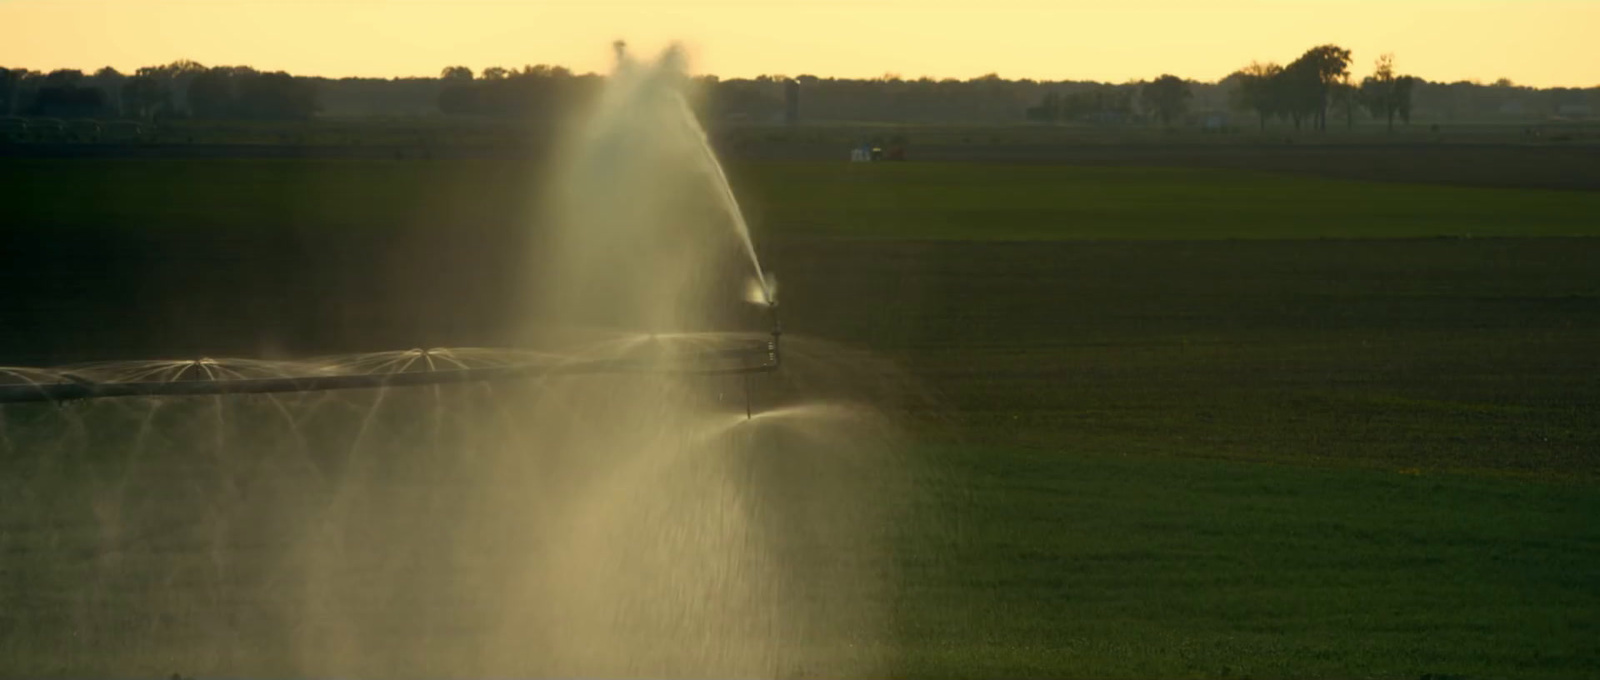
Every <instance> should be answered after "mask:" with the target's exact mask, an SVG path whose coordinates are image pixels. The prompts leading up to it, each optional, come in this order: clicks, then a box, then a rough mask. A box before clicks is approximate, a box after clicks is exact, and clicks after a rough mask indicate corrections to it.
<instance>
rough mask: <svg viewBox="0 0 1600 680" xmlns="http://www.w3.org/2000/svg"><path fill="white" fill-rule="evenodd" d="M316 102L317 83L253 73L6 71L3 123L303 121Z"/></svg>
mask: <svg viewBox="0 0 1600 680" xmlns="http://www.w3.org/2000/svg"><path fill="white" fill-rule="evenodd" d="M317 102H318V93H317V84H316V81H315V80H314V79H309V78H299V77H295V76H291V75H289V74H288V73H285V72H283V71H271V72H268V71H257V70H255V69H253V68H250V67H248V66H217V67H211V68H207V67H205V66H202V65H200V64H198V63H195V62H193V61H187V60H181V61H175V62H173V63H171V64H166V65H162V66H147V67H144V68H140V69H138V70H137V71H135V72H134V73H133V74H132V75H127V74H123V73H121V72H119V71H117V70H116V69H114V68H111V67H109V66H107V67H105V68H102V69H100V70H98V71H95V72H94V73H93V74H85V73H84V72H82V71H79V70H76V69H58V70H55V71H51V72H49V73H40V72H38V71H30V70H26V69H7V68H0V115H20V116H46V117H53V118H131V119H141V120H150V119H154V118H159V117H163V116H179V115H181V116H188V117H195V118H251V119H269V120H303V119H307V118H310V117H311V116H312V115H314V114H315V113H316V112H317Z"/></svg>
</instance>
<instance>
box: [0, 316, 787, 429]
mask: <svg viewBox="0 0 1600 680" xmlns="http://www.w3.org/2000/svg"><path fill="white" fill-rule="evenodd" d="M767 307H768V309H769V311H770V312H771V314H772V330H771V332H770V334H769V337H767V338H764V339H751V338H748V336H747V337H745V338H741V339H737V340H733V341H730V342H729V344H728V346H724V347H714V348H705V349H697V350H694V351H687V352H681V353H678V354H677V355H675V356H671V357H667V358H662V357H659V356H655V357H644V358H636V357H620V358H618V357H610V358H601V359H583V358H560V359H550V358H548V357H544V358H542V359H541V360H537V361H536V360H524V361H512V362H509V363H504V364H500V365H493V366H476V367H469V366H465V365H463V364H461V363H460V362H459V361H455V360H454V359H452V358H451V357H453V355H454V353H455V351H456V350H452V349H449V348H438V349H414V350H410V351H408V352H402V353H398V354H399V356H400V357H401V358H408V359H410V360H409V361H407V362H406V365H405V368H403V369H401V370H396V371H388V372H380V371H376V370H371V369H368V370H365V371H362V370H358V369H349V368H345V369H339V368H333V367H324V368H322V369H320V370H314V371H313V370H306V371H305V372H303V373H301V374H295V375H281V376H268V377H258V376H240V375H238V374H234V375H227V374H225V373H224V372H223V371H220V370H214V368H215V367H220V366H223V365H225V363H226V362H221V361H217V360H214V359H209V358H202V359H194V360H189V361H180V362H167V363H165V365H167V366H169V367H170V369H169V373H170V375H169V376H168V379H164V380H151V379H148V378H135V379H117V378H97V377H96V376H94V375H93V371H90V370H86V369H82V368H73V367H63V368H54V369H42V368H41V369H0V377H3V376H5V375H9V376H11V377H12V378H13V379H14V380H16V381H15V382H10V383H0V404H15V403H29V402H66V401H76V400H80V399H103V398H113V397H162V396H196V395H228V394H277V393H284V392H325V391H331V390H350V389H371V388H386V387H418V386H426V385H446V384H454V383H477V382H498V381H509V380H518V379H529V378H540V377H556V376H571V375H588V374H603V373H611V374H617V373H636V374H649V373H656V374H663V373H671V374H689V375H707V376H710V375H741V376H742V377H743V382H744V393H745V416H746V417H750V416H751V415H752V408H751V404H750V376H751V375H753V374H756V373H768V372H772V371H776V370H778V367H779V365H780V363H781V362H780V350H779V340H780V337H781V336H782V335H783V326H782V323H781V322H780V321H779V320H778V307H777V304H776V303H772V304H768V305H767ZM435 359H439V361H436V360H435ZM444 363H452V364H453V365H454V367H440V364H444Z"/></svg>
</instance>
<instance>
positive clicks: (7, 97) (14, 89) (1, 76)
mask: <svg viewBox="0 0 1600 680" xmlns="http://www.w3.org/2000/svg"><path fill="white" fill-rule="evenodd" d="M27 74H28V71H27V69H20V68H0V116H9V115H11V113H12V111H13V110H15V108H16V102H17V99H18V98H19V97H18V95H20V94H21V92H22V79H23V77H25V76H26V75H27Z"/></svg>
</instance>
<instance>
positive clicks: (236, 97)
mask: <svg viewBox="0 0 1600 680" xmlns="http://www.w3.org/2000/svg"><path fill="white" fill-rule="evenodd" d="M1350 64H1351V53H1350V51H1349V50H1347V49H1344V48H1341V47H1338V46H1336V45H1321V46H1317V47H1313V48H1311V49H1309V50H1307V51H1306V52H1305V53H1304V54H1302V55H1300V56H1299V57H1298V58H1296V59H1295V60H1293V61H1291V62H1289V63H1288V64H1286V65H1282V66H1280V65H1278V64H1275V63H1270V62H1269V63H1259V62H1257V63H1251V64H1249V65H1247V66H1245V67H1244V68H1241V69H1239V70H1238V71H1236V72H1235V73H1232V74H1230V75H1228V76H1227V77H1225V78H1222V79H1221V80H1219V81H1217V82H1199V81H1192V80H1184V79H1181V78H1178V77H1176V76H1171V75H1162V76H1160V77H1156V78H1154V79H1150V80H1143V81H1130V82H1124V83H1104V82H1094V81H1035V80H1029V79H1019V80H1012V79H1005V78H1002V77H1000V76H999V75H997V74H992V73H991V74H987V75H983V76H979V77H976V78H967V79H957V78H938V79H935V78H927V77H923V78H902V77H901V76H899V75H897V74H885V75H883V76H881V77H878V78H825V77H818V76H813V75H798V76H794V77H788V76H783V75H766V76H758V77H755V78H730V79H721V78H717V77H715V76H702V77H699V78H696V79H695V82H696V85H697V86H698V89H699V91H700V97H699V99H698V101H699V105H700V107H701V110H702V113H703V114H704V115H705V116H706V117H707V118H708V119H711V120H713V121H717V122H725V123H754V124H764V123H776V122H781V121H783V120H784V119H785V113H786V111H787V107H788V102H787V101H786V97H787V95H786V84H787V83H790V82H795V83H798V84H799V92H800V101H799V102H798V110H799V112H800V118H801V119H802V120H807V121H852V122H899V123H978V124H983V123H994V124H1005V123H1014V122H1018V121H1033V122H1037V123H1074V124H1093V125H1122V124H1140V123H1158V124H1161V125H1168V126H1177V125H1184V124H1192V123H1196V122H1200V121H1209V120H1211V119H1215V118H1219V117H1225V116H1227V115H1229V114H1239V115H1244V116H1249V117H1250V118H1252V119H1253V121H1252V122H1254V123H1255V126H1256V127H1259V128H1261V129H1265V128H1266V127H1267V126H1268V125H1269V124H1272V123H1274V122H1282V123H1286V124H1291V125H1293V126H1295V127H1296V128H1297V129H1305V128H1311V129H1317V130H1325V129H1327V128H1328V124H1329V119H1330V118H1331V119H1334V120H1338V119H1339V118H1343V119H1344V122H1345V124H1346V125H1353V124H1354V122H1355V120H1356V118H1357V116H1358V115H1359V114H1365V115H1369V116H1371V117H1374V118H1376V119H1378V120H1381V121H1384V122H1386V123H1387V124H1389V125H1390V126H1392V125H1393V124H1394V123H1395V122H1396V121H1397V120H1398V121H1401V122H1405V121H1408V120H1411V119H1413V118H1415V117H1418V116H1421V117H1424V118H1427V119H1429V120H1434V121H1451V120H1462V121H1466V120H1472V121H1481V120H1539V119H1546V118H1549V117H1551V116H1567V117H1578V118H1583V117H1588V116H1593V112H1594V111H1595V110H1597V109H1600V88H1586V89H1577V88H1548V89H1535V88H1529V87H1522V86H1518V85H1516V84H1514V83H1511V82H1509V81H1506V80H1500V81H1496V82H1494V83H1489V84H1483V83H1475V82H1455V83H1433V82H1428V81H1425V80H1422V79H1419V78H1416V77H1413V76H1409V75H1405V74H1402V73H1399V72H1398V71H1397V70H1396V65H1395V60H1394V58H1393V57H1392V56H1389V55H1385V56H1383V57H1380V58H1379V59H1378V61H1377V64H1376V67H1375V69H1374V71H1373V74H1372V75H1370V76H1368V77H1366V78H1364V79H1362V80H1361V81H1360V82H1355V81H1353V79H1352V78H1351V75H1350V70H1349V66H1350ZM602 81H603V77H602V76H599V75H596V74H592V73H584V74H579V73H574V72H572V71H571V70H569V69H566V68H563V67H560V66H548V65H530V66H522V67H514V68H508V67H500V66H491V67H488V68H484V69H482V70H481V71H479V72H474V71H473V69H471V68H468V67H466V66H450V67H446V68H444V69H443V70H442V71H441V72H440V73H439V74H438V75H437V77H431V76H430V77H414V78H392V79H385V78H342V79H330V78H320V77H306V76H293V75H290V74H288V73H284V72H281V71H279V72H266V71H258V70H256V69H253V68H250V67H248V66H217V67H206V66H203V65H201V64H198V63H195V62H192V61H177V62H173V63H171V64H165V65H160V66H149V67H144V68H140V69H138V70H136V71H134V72H133V73H132V74H123V73H120V72H118V71H117V70H116V69H113V68H110V67H107V68H103V69H100V70H98V71H95V72H93V73H84V72H82V71H77V70H70V69H62V70H57V71H51V72H49V73H41V72H37V71H31V70H27V69H5V68H0V116H46V117H53V118H117V117H120V118H129V119H142V120H149V119H160V118H164V117H192V118H241V119H278V120H296V119H306V118H310V117H313V116H317V115H330V116H366V115H384V116H391V115H406V116H410V115H437V114H445V115H454V116H486V117H508V118H527V117H540V116H555V115H560V114H561V113H563V112H565V111H567V110H569V109H570V108H571V107H573V106H576V105H579V104H581V103H582V102H584V101H586V100H587V99H588V98H590V97H592V96H593V95H594V93H596V92H597V91H598V88H599V84H600V83H601V82H602Z"/></svg>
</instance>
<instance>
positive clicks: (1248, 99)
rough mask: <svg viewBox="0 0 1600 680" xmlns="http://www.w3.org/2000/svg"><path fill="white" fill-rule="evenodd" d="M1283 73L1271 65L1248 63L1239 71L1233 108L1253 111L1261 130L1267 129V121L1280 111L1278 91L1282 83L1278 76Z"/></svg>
mask: <svg viewBox="0 0 1600 680" xmlns="http://www.w3.org/2000/svg"><path fill="white" fill-rule="evenodd" d="M1282 73H1283V67H1282V66H1279V65H1277V64H1273V63H1270V62H1269V63H1266V64H1263V63H1260V62H1254V61H1252V62H1250V64H1249V65H1247V66H1245V67H1244V68H1242V69H1239V73H1238V74H1237V75H1238V76H1239V88H1238V89H1236V90H1234V94H1233V96H1234V106H1235V107H1237V108H1240V109H1245V110H1248V111H1254V112H1255V113H1256V116H1257V117H1258V118H1259V120H1260V123H1261V129H1262V130H1266V129H1267V119H1268V118H1270V117H1272V116H1276V115H1278V114H1279V113H1281V111H1282V108H1283V106H1282V103H1281V102H1280V99H1282V97H1281V96H1280V95H1279V93H1278V90H1279V89H1280V87H1281V85H1282V83H1281V82H1280V81H1279V80H1278V76H1279V75H1280V74H1282Z"/></svg>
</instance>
